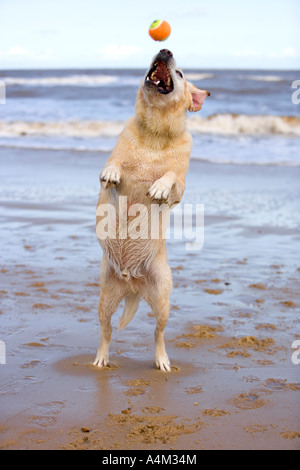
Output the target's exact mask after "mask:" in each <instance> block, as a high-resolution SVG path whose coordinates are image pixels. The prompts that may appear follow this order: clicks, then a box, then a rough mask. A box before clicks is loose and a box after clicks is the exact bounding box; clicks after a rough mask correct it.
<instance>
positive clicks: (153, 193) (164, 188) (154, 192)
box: [147, 178, 172, 201]
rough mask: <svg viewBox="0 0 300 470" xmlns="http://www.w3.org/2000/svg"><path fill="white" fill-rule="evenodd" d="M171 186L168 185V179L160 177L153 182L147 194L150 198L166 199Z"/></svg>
mask: <svg viewBox="0 0 300 470" xmlns="http://www.w3.org/2000/svg"><path fill="white" fill-rule="evenodd" d="M171 188H172V186H170V183H169V181H167V180H165V179H164V178H160V179H158V180H156V181H155V182H154V183H153V185H152V186H151V188H150V189H149V191H148V193H147V195H148V196H150V197H151V198H152V199H156V200H159V201H167V199H168V196H169V194H170V191H171Z"/></svg>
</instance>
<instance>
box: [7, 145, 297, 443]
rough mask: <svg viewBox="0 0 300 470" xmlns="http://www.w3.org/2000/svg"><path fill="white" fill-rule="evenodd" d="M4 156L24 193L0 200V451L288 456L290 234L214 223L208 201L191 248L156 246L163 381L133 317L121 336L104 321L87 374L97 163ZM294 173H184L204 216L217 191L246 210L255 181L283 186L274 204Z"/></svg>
mask: <svg viewBox="0 0 300 470" xmlns="http://www.w3.org/2000/svg"><path fill="white" fill-rule="evenodd" d="M6 152H7V153H5V151H2V160H1V161H2V164H3V162H4V161H5V165H4V164H3V168H5V172H6V174H5V176H6V180H5V181H8V178H11V180H12V179H13V178H15V179H16V180H17V181H16V185H17V184H19V185H20V188H21V189H20V190H17V189H15V192H12V191H11V192H9V189H8V186H5V187H4V193H3V194H2V195H1V202H2V214H1V227H2V234H1V246H2V258H1V265H0V280H1V284H0V300H1V306H0V340H1V341H4V342H5V345H6V364H0V377H1V388H0V448H1V449H10V450H11V449H70V450H74V449H99V450H101V449H103V450H104V449H107V450H114V449H123V450H124V449H144V450H156V449H160V450H170V449H171V450H172V449H177V450H179V449H180V450H196V449H200V450H201V449H299V448H300V438H299V437H300V419H299V418H300V406H299V405H300V377H299V372H300V365H296V364H293V362H292V359H291V358H292V354H293V352H294V350H293V349H292V343H293V342H294V341H295V340H299V339H300V331H299V322H298V319H299V307H300V299H299V277H300V270H299V262H298V260H297V255H296V254H297V253H299V235H298V232H297V230H296V229H295V230H294V229H292V228H290V227H288V228H286V229H285V228H284V227H278V226H274V225H272V224H267V225H266V224H263V223H261V224H260V223H258V224H257V225H255V224H253V223H250V222H249V223H247V220H246V219H247V217H243V216H242V215H241V214H238V215H236V217H234V216H230V215H228V214H226V213H224V212H222V211H220V213H219V214H218V213H213V211H211V212H210V210H209V207H210V206H209V201H207V205H208V211H207V213H206V218H205V245H204V248H203V249H202V250H201V251H200V252H198V251H195V252H188V251H186V250H185V248H184V243H183V242H181V241H178V240H170V241H168V242H167V246H168V254H169V262H170V265H171V267H172V271H173V280H174V289H173V293H172V298H171V304H172V308H171V315H170V320H169V323H168V325H167V328H166V346H167V351H168V354H169V357H170V360H171V364H172V372H171V373H169V374H164V373H162V372H161V371H159V370H157V369H156V368H155V366H154V363H153V362H154V361H153V360H154V357H153V355H154V339H153V333H154V328H155V321H154V318H153V315H152V314H151V312H150V309H149V307H148V306H147V304H145V303H141V305H140V308H139V310H138V312H137V314H136V316H135V318H134V319H133V321H132V323H130V324H129V325H128V327H127V328H126V329H125V330H124V331H121V332H119V331H118V330H117V324H118V321H119V317H120V314H121V308H120V309H119V310H118V311H117V313H116V314H115V315H114V317H113V327H114V330H113V339H112V344H111V363H110V366H109V367H106V368H104V369H103V370H100V369H97V368H95V367H93V366H92V365H91V364H92V361H93V359H94V356H95V353H96V350H97V348H98V341H99V324H98V318H97V303H98V297H99V289H100V287H99V267H100V259H101V250H100V247H99V246H98V242H97V240H96V237H95V228H94V223H95V205H96V200H97V190H98V173H99V171H100V169H101V167H102V165H103V161H104V159H105V158H106V156H105V155H104V156H100V157H99V156H97V158H96V157H95V156H89V155H80V158H79V157H78V155H69V156H68V159H67V161H66V159H65V158H66V157H65V155H63V154H60V153H59V152H41V151H38V152H32V151H31V152H28V154H26V152H25V151H24V150H22V158H23V159H20V155H18V152H16V154H14V155H12V154H11V153H8V152H9V151H6ZM63 158H64V159H65V160H63ZM16 162H18V165H19V166H18V165H17V164H16ZM37 162H39V165H37ZM16 168H17V170H16ZM51 168H52V170H51V171H50V169H51ZM68 168H69V170H70V171H67V170H68ZM297 171H298V170H297V169H288V168H286V169H282V168H278V169H276V168H273V167H265V168H263V169H260V168H259V167H249V168H247V171H246V170H245V168H242V167H239V166H235V167H231V169H230V171H229V168H228V167H222V166H221V165H209V164H204V163H203V164H201V163H197V162H192V163H191V170H190V172H189V177H188V181H187V188H188V189H187V198H189V195H190V194H191V192H192V191H198V193H197V199H198V201H199V202H201V201H202V202H204V203H206V201H205V200H203V199H205V194H206V191H208V192H209V189H210V188H217V189H215V190H216V191H220V193H222V194H223V195H224V194H225V193H226V194H227V195H228V194H229V196H230V197H229V198H228V200H234V191H235V187H234V185H233V183H232V182H233V181H238V182H239V183H238V184H239V185H240V186H241V187H243V188H244V189H243V190H245V191H248V194H247V197H248V196H249V200H250V199H251V198H250V196H251V191H252V194H253V198H255V197H256V194H257V191H260V189H261V191H263V189H264V188H265V181H267V182H268V183H267V184H268V187H269V188H274V191H275V190H276V191H277V189H278V181H282V187H280V188H279V189H280V191H282V197H283V200H284V188H288V189H286V190H288V191H291V188H295V190H296V187H297V184H298V180H299V175H298V174H297ZM254 177H255V178H256V184H255V185H253V178H254ZM198 180H199V181H200V183H199V181H198ZM254 186H255V188H254ZM198 187H200V188H201V191H200V190H197V188H198ZM33 188H34V190H33ZM76 188H77V191H76ZM195 188H196V189H195ZM199 191H200V192H199ZM26 194H27V196H26ZM272 194H273V193H272ZM264 210H265V209H264V208H263V209H261V208H258V209H257V211H258V219H259V220H262V219H263V216H264V214H263V213H262V212H263V211H264ZM269 215H270V214H269ZM297 263H298V264H297Z"/></svg>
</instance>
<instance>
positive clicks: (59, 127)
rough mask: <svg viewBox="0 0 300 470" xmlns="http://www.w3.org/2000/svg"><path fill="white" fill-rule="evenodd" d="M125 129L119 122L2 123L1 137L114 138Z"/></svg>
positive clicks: (0, 123) (0, 122) (0, 128)
mask: <svg viewBox="0 0 300 470" xmlns="http://www.w3.org/2000/svg"><path fill="white" fill-rule="evenodd" d="M123 127H124V123H123V122H119V121H116V122H113V121H72V122H68V121H66V122H64V121H56V122H27V121H14V122H5V121H0V136H2V137H14V136H26V135H28V136H34V135H35V136H42V135H45V136H68V137H114V136H116V135H118V134H120V132H121V131H122V129H123Z"/></svg>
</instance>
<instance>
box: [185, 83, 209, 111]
mask: <svg viewBox="0 0 300 470" xmlns="http://www.w3.org/2000/svg"><path fill="white" fill-rule="evenodd" d="M188 87H189V92H190V94H191V104H190V106H189V111H191V112H196V111H200V109H201V108H202V105H203V103H204V100H205V98H207V97H208V96H210V93H209V91H206V90H200V89H199V88H197V87H196V86H195V85H193V84H192V83H190V82H188Z"/></svg>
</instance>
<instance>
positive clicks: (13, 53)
mask: <svg viewBox="0 0 300 470" xmlns="http://www.w3.org/2000/svg"><path fill="white" fill-rule="evenodd" d="M33 55H34V54H33V52H32V51H29V50H28V49H24V47H20V46H13V47H11V48H10V49H9V50H8V51H6V52H0V56H1V57H32V56H33Z"/></svg>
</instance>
